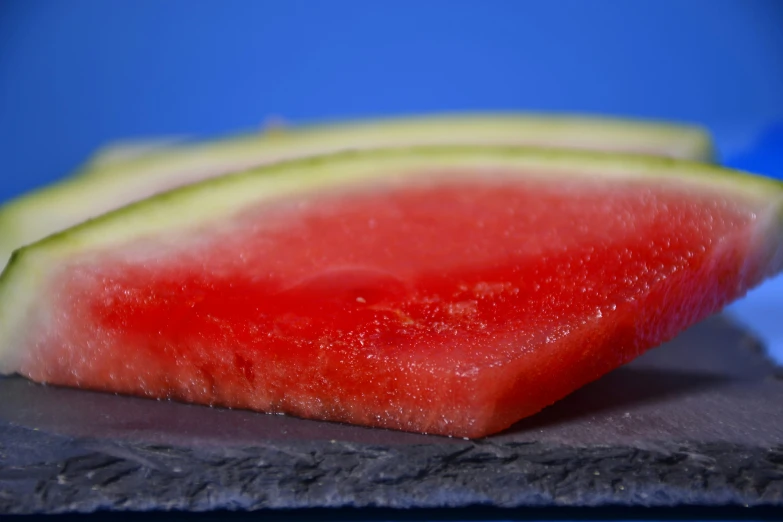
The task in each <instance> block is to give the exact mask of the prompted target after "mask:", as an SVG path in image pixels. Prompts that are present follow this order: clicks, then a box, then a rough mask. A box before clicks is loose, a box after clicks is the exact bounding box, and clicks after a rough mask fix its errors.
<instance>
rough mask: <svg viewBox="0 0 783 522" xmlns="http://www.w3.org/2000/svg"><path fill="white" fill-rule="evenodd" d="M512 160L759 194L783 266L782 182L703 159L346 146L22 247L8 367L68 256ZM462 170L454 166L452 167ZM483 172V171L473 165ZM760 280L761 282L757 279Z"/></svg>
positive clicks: (773, 261) (770, 241)
mask: <svg viewBox="0 0 783 522" xmlns="http://www.w3.org/2000/svg"><path fill="white" fill-rule="evenodd" d="M495 168H497V169H514V170H515V171H516V172H519V173H520V174H519V175H529V174H525V172H528V173H529V172H534V173H535V175H536V176H547V177H551V176H566V177H570V176H582V177H584V176H588V177H591V178H602V179H612V178H615V179H623V180H631V179H640V180H650V179H654V180H655V181H656V183H658V182H673V183H679V184H685V185H686V186H688V187H692V189H693V190H695V191H696V192H698V191H699V190H711V191H715V190H717V191H719V192H720V193H722V194H724V193H725V195H726V197H727V198H729V199H734V198H750V199H752V200H753V201H754V202H758V203H761V204H762V206H761V207H760V208H764V209H766V210H765V215H764V216H760V218H759V220H758V223H759V226H758V229H757V230H756V232H755V233H756V235H757V236H758V237H757V238H756V239H755V240H754V242H753V244H754V245H755V247H756V251H754V252H749V253H748V257H749V258H750V259H752V260H761V261H760V262H761V263H762V265H763V267H762V272H763V276H764V277H769V276H771V275H773V274H774V273H777V272H779V271H780V270H781V268H783V183H780V182H778V181H775V180H771V179H768V178H763V177H759V176H754V175H751V174H748V173H743V172H738V171H733V170H729V169H726V168H722V167H718V166H713V165H706V164H702V163H696V162H686V161H680V160H672V159H666V158H655V157H642V156H635V155H618V154H613V155H608V154H601V153H593V152H577V151H563V150H546V149H531V148H519V147H428V148H410V149H385V150H373V151H360V152H343V153H336V154H333V155H328V156H320V157H314V158H305V159H300V160H293V161H289V162H284V163H279V164H275V165H270V166H266V167H260V168H256V169H253V170H249V171H246V172H242V173H237V174H232V175H227V176H224V177H220V178H214V179H211V180H208V181H205V182H201V183H198V184H193V185H189V186H186V187H183V188H180V189H177V190H174V191H170V192H167V193H163V194H159V195H157V196H154V197H151V198H149V199H147V200H144V201H141V202H137V203H134V204H131V205H129V206H126V207H124V208H121V209H119V210H116V211H113V212H111V213H108V214H105V215H103V216H100V217H98V218H95V219H93V220H90V221H88V222H85V223H83V224H80V225H77V226H75V227H72V228H70V229H68V230H66V231H63V232H60V233H58V234H55V235H52V236H50V237H48V238H46V239H44V240H41V241H39V242H37V243H35V244H32V245H29V246H26V247H24V248H21V249H19V250H17V251H16V252H15V253H14V255H13V256H12V259H11V261H10V262H9V264H8V266H7V267H6V269H5V270H4V271H3V273H2V275H0V373H5V374H8V373H13V372H15V371H16V367H15V364H16V363H15V361H16V357H15V351H16V350H17V349H16V348H15V347H17V346H21V345H22V344H23V343H22V340H21V339H22V337H23V336H24V332H25V329H26V326H25V318H26V317H27V316H28V310H31V309H32V307H34V306H35V305H36V302H37V300H39V299H45V296H43V295H42V292H43V291H45V288H46V282H47V277H48V275H49V274H50V273H52V272H53V271H54V270H55V269H56V267H57V266H59V265H60V264H61V263H62V262H63V261H64V260H66V259H67V258H68V257H69V256H71V255H73V254H75V253H79V252H83V251H85V250H88V249H106V248H111V247H112V246H113V245H119V244H124V243H126V242H127V241H130V240H132V239H136V238H140V237H143V236H146V235H150V234H154V233H156V232H160V231H169V232H172V231H177V230H183V231H184V230H186V229H189V228H192V227H196V226H198V225H200V224H206V223H209V222H213V221H215V220H218V219H221V218H226V219H227V218H230V217H231V216H232V215H233V214H234V213H236V212H238V211H239V210H241V209H242V208H245V205H250V204H255V203H260V202H262V201H265V200H268V201H273V200H275V199H276V198H280V197H284V196H293V195H296V194H304V193H309V192H312V191H316V190H322V189H327V188H347V187H350V186H353V184H357V185H359V186H361V185H362V184H365V183H368V182H370V181H374V180H383V181H394V180H400V181H405V180H409V179H410V180H415V179H416V178H417V174H420V173H421V172H422V171H427V170H429V169H434V170H439V169H442V170H449V169H465V171H466V172H467V171H471V172H480V171H481V170H486V169H495ZM449 172H454V170H449ZM471 175H475V174H471ZM758 282H760V281H754V282H753V284H756V283H758Z"/></svg>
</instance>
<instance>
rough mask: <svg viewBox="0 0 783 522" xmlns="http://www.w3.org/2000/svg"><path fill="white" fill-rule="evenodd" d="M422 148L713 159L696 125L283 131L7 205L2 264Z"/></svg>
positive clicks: (154, 158)
mask: <svg viewBox="0 0 783 522" xmlns="http://www.w3.org/2000/svg"><path fill="white" fill-rule="evenodd" d="M430 145H432V146H437V145H465V146H471V145H504V146H506V145H507V146H544V147H548V148H575V149H584V150H601V151H605V152H624V153H634V154H649V155H661V156H667V157H675V158H681V159H690V160H696V161H706V162H711V161H713V160H714V148H713V145H712V141H711V138H710V135H709V133H707V132H706V131H705V130H704V129H702V128H700V127H697V126H689V125H684V124H672V123H657V122H647V121H637V120H630V119H620V118H601V117H589V116H569V115H543V114H542V115H535V114H513V113H512V114H494V115H493V114H481V113H476V114H464V115H456V114H455V115H448V114H444V115H435V116H422V117H409V118H404V117H400V118H389V119H380V120H367V121H355V122H344V123H336V124H322V125H312V126H301V127H291V128H288V127H287V128H285V129H283V130H274V131H271V132H262V133H254V134H248V135H245V136H237V137H232V138H226V139H219V140H215V141H208V142H203V143H193V144H182V145H174V146H172V147H171V148H166V147H163V148H160V149H158V150H157V151H156V150H154V148H153V149H152V150H150V151H148V152H147V153H145V154H141V155H134V154H133V153H132V154H131V157H126V158H125V159H119V160H116V159H115V160H114V161H111V160H110V161H109V162H108V163H105V162H104V163H103V164H101V163H100V162H98V164H97V165H95V166H93V167H90V166H89V165H88V167H87V169H86V170H85V171H84V172H83V173H81V174H79V175H75V176H71V177H69V178H66V179H64V180H63V181H61V182H59V183H57V184H54V185H50V186H48V187H44V188H42V189H40V190H37V191H33V192H31V193H28V194H25V195H22V196H20V197H18V198H16V199H14V200H12V201H9V202H7V203H6V204H4V205H3V206H2V207H0V262H2V260H3V259H7V258H8V256H10V254H11V252H12V251H13V250H15V249H16V248H18V247H20V246H23V245H26V244H29V243H33V242H35V241H38V240H39V239H42V238H44V237H46V236H48V235H50V234H52V233H55V232H57V231H59V230H63V229H65V228H68V227H70V226H73V225H76V224H78V223H81V222H82V221H85V220H87V219H90V218H93V217H96V216H99V215H101V214H103V213H105V212H109V211H111V210H113V209H115V208H119V207H122V206H124V205H127V204H129V203H132V202H133V201H139V200H142V199H145V198H147V197H149V196H152V195H154V194H156V193H159V192H163V191H166V190H170V189H173V188H176V187H178V186H182V185H186V184H189V183H192V182H198V181H201V180H203V179H206V178H211V177H214V176H219V175H222V174H226V173H231V172H236V171H239V170H244V169H248V168H253V167H256V166H261V165H264V164H269V163H274V162H277V161H284V160H289V159H295V158H297V157H306V156H315V155H319V154H324V153H331V152H338V151H341V150H366V149H371V148H387V147H406V146H430Z"/></svg>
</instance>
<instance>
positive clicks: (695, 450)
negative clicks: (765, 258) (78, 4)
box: [0, 317, 783, 513]
mask: <svg viewBox="0 0 783 522" xmlns="http://www.w3.org/2000/svg"><path fill="white" fill-rule="evenodd" d="M0 397H2V401H0V512H3V513H63V512H91V511H95V510H153V509H154V510H167V509H179V510H189V511H204V510H214V509H235V510H250V509H263V508H320V507H368V506H369V507H385V508H408V507H418V508H433V507H459V506H471V505H487V506H496V507H519V506H604V505H612V506H673V505H700V506H714V505H740V506H743V505H747V506H760V505H767V506H782V505H783V412H781V407H780V406H781V404H783V373H782V372H781V371H780V369H779V368H777V367H775V366H774V365H773V364H772V363H771V362H770V361H769V360H768V359H767V358H766V357H765V355H764V353H763V349H762V347H761V346H759V344H758V342H757V341H756V340H755V339H754V338H753V337H752V336H750V335H749V334H747V333H746V332H744V331H742V330H741V329H739V328H738V327H736V326H734V325H732V324H731V323H730V322H729V321H727V320H726V319H724V318H722V317H714V318H711V319H709V320H708V321H705V322H704V323H702V324H699V325H697V326H695V327H694V328H692V329H691V330H689V331H687V332H685V333H684V334H682V335H681V336H679V337H678V338H677V339H676V340H674V341H673V342H671V343H669V344H667V345H664V346H662V347H660V348H658V349H655V350H653V351H651V352H649V353H648V354H646V355H645V356H643V357H641V358H639V359H638V360H636V361H634V362H633V363H632V364H630V365H628V366H626V367H624V368H621V369H619V370H617V371H615V372H613V373H611V374H610V375H607V376H606V377H604V378H603V379H601V380H599V381H597V382H595V383H593V384H591V385H588V386H586V387H585V388H583V389H581V390H579V391H578V392H576V393H574V394H573V395H572V396H570V397H569V398H567V399H565V400H563V401H561V402H560V403H558V404H556V405H554V406H552V407H550V408H548V409H547V410H545V411H544V412H542V413H540V414H539V415H536V416H534V417H531V418H529V419H526V420H524V421H522V422H520V423H518V424H517V425H515V426H514V427H512V428H511V429H510V430H508V431H506V432H504V433H501V434H498V435H496V436H493V437H489V438H486V439H482V440H474V441H467V440H462V439H450V438H444V437H434V436H425V435H415V434H409V433H400V432H393V431H388V430H379V429H367V428H359V427H354V426H346V425H341V424H334V423H324V422H315V421H306V420H301V419H294V418H290V417H285V416H277V415H263V414H255V413H251V412H245V411H230V410H222V409H211V408H206V407H200V406H190V405H185V404H177V403H170V402H156V401H150V400H144V399H136V398H129V397H119V396H114V395H109V394H99V393H92V392H86V391H78V390H67V389H61V388H55V387H45V386H39V385H36V384H32V383H29V382H27V381H25V380H23V379H20V378H6V379H2V380H0Z"/></svg>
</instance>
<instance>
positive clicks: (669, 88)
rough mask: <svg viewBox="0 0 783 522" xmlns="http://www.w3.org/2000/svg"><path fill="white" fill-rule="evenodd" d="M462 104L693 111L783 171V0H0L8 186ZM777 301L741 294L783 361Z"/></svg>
mask: <svg viewBox="0 0 783 522" xmlns="http://www.w3.org/2000/svg"><path fill="white" fill-rule="evenodd" d="M459 109H536V110H559V111H582V112H600V113H608V114H625V115H632V116H642V117H655V118H673V119H682V120H690V121H695V122H700V123H703V124H705V125H708V126H709V127H710V129H712V131H713V132H714V134H715V136H716V139H717V141H718V145H719V148H720V150H721V153H722V155H723V158H724V160H725V162H726V163H728V164H730V165H732V166H737V167H741V168H748V169H751V170H755V171H758V172H762V173H765V174H768V175H777V176H783V153H782V152H781V151H782V150H783V1H777V0H735V1H727V0H674V1H665V0H649V1H648V0H639V1H619V0H590V1H588V0H558V1H524V0H509V1H501V0H475V1H459V0H388V1H385V0H355V1H354V0H328V1H327V0H275V1H261V0H257V1H239V0H233V1H218V0H214V1H195V0H168V1H163V0H127V1H123V2H120V1H112V0H69V1H65V0H63V1H56V0H48V1H47V0H40V1H36V0H2V1H0V200H5V199H7V198H9V197H12V196H14V195H17V194H19V193H21V192H23V191H25V190H29V189H32V188H34V187H36V186H39V185H41V184H43V183H46V182H50V181H53V180H55V179H57V178H59V177H61V176H63V175H65V174H66V173H68V172H69V171H71V170H73V169H74V168H75V167H76V166H77V165H78V164H79V163H80V162H81V161H83V160H84V159H85V158H86V157H87V156H88V155H89V154H90V153H91V152H92V151H93V150H94V149H95V148H96V147H98V146H100V145H102V144H104V143H105V142H106V141H109V140H113V139H117V138H128V137H134V136H135V137H145V136H150V135H159V134H174V135H182V134H186V135H198V136H209V135H215V134H223V133H227V132H232V131H235V130H237V129H243V128H252V127H255V126H258V125H260V124H261V122H262V121H263V120H264V119H266V118H267V117H268V116H270V115H281V116H283V117H285V118H286V119H289V120H292V121H304V120H313V119H322V118H333V117H342V116H366V115H381V114H394V113H401V112H402V113H411V112H420V111H437V110H459ZM781 310H783V280H778V281H775V282H773V283H770V284H767V285H765V286H763V287H762V288H761V289H760V290H759V291H757V292H754V294H753V295H752V296H751V297H750V298H749V299H746V300H744V301H742V302H741V303H739V304H738V305H735V306H733V307H732V311H733V312H734V313H735V314H737V315H738V316H739V317H741V318H742V319H744V320H745V321H746V322H748V324H750V325H751V326H752V327H753V328H754V329H756V330H757V331H758V332H759V333H760V334H762V336H763V337H764V338H765V339H766V340H767V342H768V343H769V344H770V345H771V346H772V347H773V350H775V352H776V354H777V355H778V357H779V358H780V359H781V360H783V321H780V320H779V319H778V318H779V317H780V316H781Z"/></svg>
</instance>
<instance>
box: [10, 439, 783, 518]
mask: <svg viewBox="0 0 783 522" xmlns="http://www.w3.org/2000/svg"><path fill="white" fill-rule="evenodd" d="M9 438H12V439H15V442H14V444H13V445H12V446H11V445H8V446H6V445H5V444H3V447H2V449H0V451H1V452H2V464H1V465H0V512H3V513H64V512H92V511H96V510H189V511H204V510H215V509H228V510H255V509H264V508H275V509H279V508H313V507H359V508H361V507H382V508H411V507H417V508H435V507H461V506H471V505H493V506H498V507H521V506H604V505H615V506H676V505H731V504H734V505H745V506H763V505H766V506H783V446H776V447H773V448H749V447H741V446H736V445H730V444H721V443H715V444H705V443H687V442H683V443H677V444H675V443H667V444H663V445H661V446H659V447H654V448H652V447H648V448H635V447H628V446H625V447H623V446H592V447H582V448H575V447H570V446H569V447H557V446H552V445H544V444H541V443H527V444H526V443H494V442H491V441H465V442H464V443H460V444H454V445H436V444H433V445H410V446H385V447H379V446H369V445H361V444H353V443H348V442H339V441H333V442H291V443H279V442H278V443H275V445H274V446H272V445H269V446H258V447H254V448H241V449H239V448H215V447H211V448H207V447H201V448H182V447H171V446H160V445H158V446H155V445H145V444H138V443H132V442H111V443H106V442H99V441H93V440H87V439H67V438H64V437H59V436H55V435H50V434H46V433H43V432H32V431H30V430H27V429H24V428H18V427H13V426H8V425H6V426H5V427H3V428H2V429H1V430H0V441H3V442H4V441H6V440H8V439H9ZM20 438H21V439H23V440H24V441H25V442H24V443H22V444H20V443H19V439H20ZM11 448H13V449H11ZM9 450H11V451H13V454H9V453H8V452H9ZM63 455H68V456H67V457H65V458H63Z"/></svg>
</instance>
